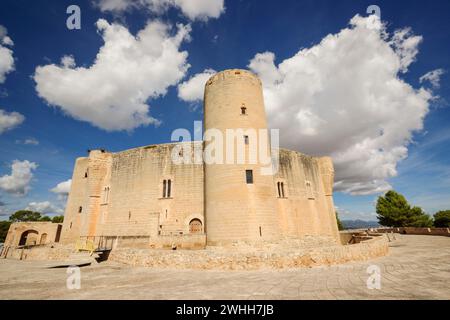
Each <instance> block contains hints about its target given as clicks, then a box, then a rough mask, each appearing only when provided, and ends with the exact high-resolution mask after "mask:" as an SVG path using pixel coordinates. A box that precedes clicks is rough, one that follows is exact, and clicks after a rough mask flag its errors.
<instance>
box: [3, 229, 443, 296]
mask: <svg viewBox="0 0 450 320" xmlns="http://www.w3.org/2000/svg"><path fill="white" fill-rule="evenodd" d="M370 265H376V266H378V267H379V268H380V271H381V289H380V290H377V289H373V290H369V289H368V288H367V284H366V282H367V279H368V277H369V274H368V273H367V268H368V267H369V266H370ZM45 266H46V262H37V261H34V262H33V261H17V260H0V299H261V300H263V299H447V300H448V299H450V281H449V280H450V237H439V236H414V235H396V240H395V241H393V242H391V243H390V254H389V255H388V256H386V257H382V258H378V259H374V260H371V261H367V262H358V263H350V264H345V265H339V266H331V267H315V268H302V269H295V270H292V269H291V270H259V271H189V270H182V271H180V270H158V269H150V268H142V267H139V268H138V267H134V268H133V267H129V266H124V265H119V264H114V263H110V262H106V263H101V264H98V265H95V266H89V267H84V268H81V275H82V277H81V289H79V290H68V289H67V287H66V279H67V273H66V269H47V268H45Z"/></svg>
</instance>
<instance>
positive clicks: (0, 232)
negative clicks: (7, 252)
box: [0, 221, 11, 243]
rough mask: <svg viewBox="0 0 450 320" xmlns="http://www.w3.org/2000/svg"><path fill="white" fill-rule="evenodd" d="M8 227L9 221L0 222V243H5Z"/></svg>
mask: <svg viewBox="0 0 450 320" xmlns="http://www.w3.org/2000/svg"><path fill="white" fill-rule="evenodd" d="M10 225H11V222H9V221H0V243H3V242H5V239H6V235H7V234H8V230H9V226H10Z"/></svg>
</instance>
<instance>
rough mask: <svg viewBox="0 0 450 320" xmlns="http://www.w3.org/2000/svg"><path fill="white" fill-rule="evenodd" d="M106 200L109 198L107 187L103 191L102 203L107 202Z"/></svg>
mask: <svg viewBox="0 0 450 320" xmlns="http://www.w3.org/2000/svg"><path fill="white" fill-rule="evenodd" d="M108 200H109V187H106V188H105V189H104V193H103V203H108Z"/></svg>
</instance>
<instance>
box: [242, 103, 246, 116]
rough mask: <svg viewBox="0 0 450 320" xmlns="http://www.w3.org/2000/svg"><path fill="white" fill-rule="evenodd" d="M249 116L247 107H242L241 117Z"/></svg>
mask: <svg viewBox="0 0 450 320" xmlns="http://www.w3.org/2000/svg"><path fill="white" fill-rule="evenodd" d="M246 114H247V108H246V107H245V105H242V107H241V115H244V116H245V115H246Z"/></svg>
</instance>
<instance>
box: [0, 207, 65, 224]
mask: <svg viewBox="0 0 450 320" xmlns="http://www.w3.org/2000/svg"><path fill="white" fill-rule="evenodd" d="M63 219H64V217H63V216H55V217H53V218H50V217H49V216H46V215H42V214H41V213H40V212H36V211H30V210H19V211H16V212H15V213H13V214H12V215H11V216H10V217H9V221H10V222H27V221H44V222H54V223H59V222H62V220H63Z"/></svg>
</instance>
